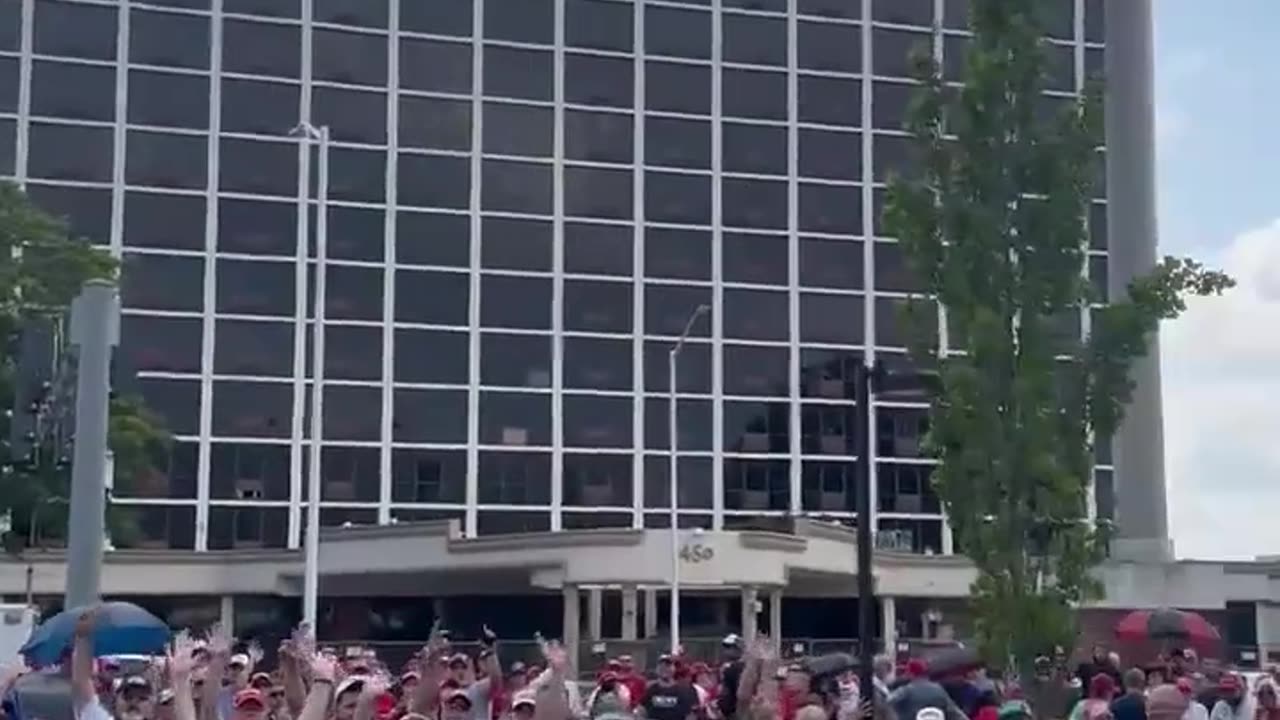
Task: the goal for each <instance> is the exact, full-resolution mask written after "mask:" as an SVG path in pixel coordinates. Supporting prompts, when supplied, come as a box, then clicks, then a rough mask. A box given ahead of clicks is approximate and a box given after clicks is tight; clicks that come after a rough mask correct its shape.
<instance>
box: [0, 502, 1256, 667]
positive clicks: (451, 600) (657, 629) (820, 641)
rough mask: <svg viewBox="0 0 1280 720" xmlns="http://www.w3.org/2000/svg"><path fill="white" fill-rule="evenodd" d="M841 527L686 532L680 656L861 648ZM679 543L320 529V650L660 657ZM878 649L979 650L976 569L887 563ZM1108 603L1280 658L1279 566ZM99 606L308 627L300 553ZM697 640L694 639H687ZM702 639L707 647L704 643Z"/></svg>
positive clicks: (1193, 565)
mask: <svg viewBox="0 0 1280 720" xmlns="http://www.w3.org/2000/svg"><path fill="white" fill-rule="evenodd" d="M853 540H854V537H853V534H852V533H851V532H850V531H849V530H848V529H847V528H843V527H840V526H833V525H829V524H825V523H819V522H813V521H809V520H796V521H795V522H794V523H792V525H791V527H790V528H788V529H787V531H770V532H765V531H722V532H711V531H705V532H701V531H699V532H687V533H682V534H681V537H680V538H679V541H680V543H681V545H680V548H679V549H680V552H679V553H677V555H678V557H679V558H680V560H679V562H680V564H681V582H682V588H683V589H682V595H681V603H680V609H681V617H682V622H681V633H682V638H685V639H686V642H685V644H686V646H690V647H691V648H692V647H693V646H694V644H695V643H699V642H710V643H714V638H716V637H719V636H720V635H722V634H724V633H725V632H729V631H733V632H740V633H742V634H746V635H751V634H754V633H756V632H764V633H768V634H769V635H770V636H771V637H774V638H781V639H782V640H783V641H784V642H787V643H801V644H804V645H805V649H806V650H807V651H810V652H822V651H829V650H837V649H841V650H844V649H848V648H849V647H851V646H852V645H853V644H854V642H855V641H854V640H853V638H854V637H855V636H856V618H857V606H858V602H859V600H858V597H857V591H856V584H857V578H858V571H859V568H858V567H857V564H856V559H855V552H854V542H853ZM672 558H673V553H672V537H671V534H670V532H669V531H667V530H653V529H648V530H646V529H635V530H630V529H628V530H583V531H564V532H558V533H533V534H527V535H509V536H486V537H480V538H466V537H463V536H462V534H461V532H460V530H459V527H458V525H457V523H456V521H449V522H427V523H402V524H398V525H387V526H368V527H349V528H332V529H326V530H325V531H324V532H323V533H322V538H321V548H320V576H321V583H320V592H321V596H322V598H321V603H320V609H321V612H320V617H319V619H318V625H319V628H318V630H319V634H320V637H321V638H322V639H328V640H332V641H334V642H340V641H361V642H374V643H385V644H387V645H388V647H391V646H394V645H396V644H404V645H406V646H411V645H413V644H415V643H417V642H419V641H421V640H422V639H425V635H426V633H427V630H428V629H429V628H430V626H431V623H432V622H433V621H434V620H435V619H436V618H440V619H441V620H442V621H443V622H444V624H445V625H446V626H448V627H450V628H451V629H453V630H454V632H455V633H456V634H457V635H458V636H459V637H460V638H462V639H465V638H466V637H469V636H473V635H475V634H476V633H478V632H479V628H480V625H481V624H482V623H489V624H492V625H495V626H496V629H498V630H499V631H500V632H501V633H502V634H503V635H504V636H505V637H508V638H511V639H512V640H513V642H516V643H518V642H519V641H521V640H525V639H529V638H531V637H532V636H533V634H534V633H535V632H541V633H542V634H543V635H546V636H558V637H563V638H564V639H565V640H566V641H568V642H569V643H570V644H571V645H572V646H574V647H578V648H579V655H580V656H581V657H582V658H583V659H584V661H585V660H586V658H587V656H590V655H592V654H595V653H596V652H597V651H600V650H601V649H602V648H604V649H605V650H606V651H608V652H611V653H612V652H615V651H616V649H617V648H628V649H629V650H628V651H629V652H631V653H632V654H641V655H643V654H644V653H646V652H649V651H651V650H652V649H654V648H658V647H661V646H662V645H663V644H664V640H663V639H664V638H667V637H669V636H668V629H667V626H666V619H667V617H668V609H669V599H668V598H669V593H668V590H667V587H668V585H669V583H670V577H671V570H672ZM28 569H30V588H31V591H32V592H33V593H34V595H35V597H36V598H37V599H41V600H44V599H47V600H48V601H49V604H51V605H52V603H54V602H56V598H57V597H58V595H59V594H60V593H61V591H62V588H63V587H65V572H66V568H65V565H64V563H63V557H62V555H61V553H58V552H46V553H33V554H32V555H31V556H29V557H28V558H25V559H23V558H5V560H4V561H2V562H0V595H3V596H4V597H5V598H6V599H8V600H10V601H13V600H18V601H20V600H21V599H22V598H23V597H24V594H25V592H26V588H27V582H28ZM872 573H873V576H874V578H873V579H874V584H875V587H876V593H877V598H876V600H875V601H874V602H876V613H875V615H876V617H877V618H878V619H879V622H878V627H877V636H876V638H875V642H876V645H877V647H882V648H886V649H888V650H890V651H893V650H896V649H897V648H898V647H899V644H900V643H902V642H907V641H908V640H910V641H911V642H922V641H928V642H947V641H950V640H953V639H963V638H965V637H968V635H969V623H968V618H967V613H966V612H965V598H966V596H967V594H968V588H969V585H970V583H971V581H972V579H973V577H974V571H973V568H972V566H971V565H970V564H969V563H968V562H967V560H965V559H964V558H962V557H959V556H953V555H916V554H911V553H901V552H878V553H877V554H876V559H875V565H874V567H873V568H872ZM1101 573H1102V577H1103V579H1104V581H1105V584H1106V587H1107V599H1106V600H1105V601H1104V602H1102V603H1100V604H1099V605H1098V606H1097V607H1091V608H1089V609H1087V610H1085V611H1084V619H1083V622H1082V641H1085V642H1087V641H1088V640H1091V639H1095V638H1096V639H1104V638H1105V637H1106V636H1107V635H1108V633H1109V628H1110V627H1111V625H1113V624H1114V620H1113V619H1112V618H1113V617H1114V616H1115V615H1116V614H1117V613H1119V612H1121V611H1123V610H1125V609H1130V608H1138V607H1159V606H1173V607H1181V608H1186V609H1194V610H1197V611H1199V612H1201V613H1202V614H1205V615H1206V616H1207V617H1209V618H1210V620H1211V621H1214V622H1215V623H1216V624H1218V625H1219V627H1220V629H1221V630H1222V632H1223V636H1224V638H1226V644H1227V646H1228V648H1227V650H1226V655H1227V656H1228V657H1235V658H1242V659H1246V660H1247V659H1248V658H1247V657H1242V656H1243V655H1244V654H1245V653H1246V652H1248V651H1245V650H1237V649H1235V647H1236V646H1241V647H1253V648H1255V649H1254V650H1253V652H1255V653H1256V652H1257V650H1256V647H1257V646H1268V645H1271V644H1273V643H1276V644H1277V646H1278V647H1280V563H1275V562H1255V563H1208V562H1176V563H1150V562H1148V563H1140V562H1112V563H1109V564H1108V565H1106V566H1104V567H1103V568H1102V570H1101ZM102 580H103V588H102V590H103V594H104V595H105V596H108V597H127V598H130V599H133V600H135V601H138V602H140V603H141V604H143V605H145V606H148V607H150V608H152V609H154V610H156V611H157V612H159V613H160V614H161V615H163V616H164V617H166V618H167V619H169V620H170V621H171V622H172V623H173V624H175V625H181V626H194V627H199V626H201V625H206V624H209V623H212V622H215V621H222V622H224V623H226V624H228V625H231V626H232V628H233V630H234V631H235V632H236V633H237V634H238V635H240V636H242V637H244V636H250V635H252V636H258V637H262V638H263V639H264V640H268V641H269V640H270V638H272V637H274V636H276V635H282V634H283V633H286V632H287V631H288V629H289V628H290V627H291V626H292V625H293V624H294V623H296V622H297V620H298V618H299V617H300V599H299V596H300V593H301V586H302V557H301V553H300V552H298V551H287V550H253V549H245V550H235V551H221V552H204V553H193V552H183V551H165V550H156V551H115V552H110V553H108V555H107V561H106V563H105V565H104V568H103V575H102ZM690 638H693V639H690ZM699 639H701V640H699Z"/></svg>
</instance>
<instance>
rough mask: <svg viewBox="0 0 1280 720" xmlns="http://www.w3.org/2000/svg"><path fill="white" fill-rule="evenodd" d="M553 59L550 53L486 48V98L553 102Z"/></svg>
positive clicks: (493, 47)
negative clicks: (551, 100) (487, 96)
mask: <svg viewBox="0 0 1280 720" xmlns="http://www.w3.org/2000/svg"><path fill="white" fill-rule="evenodd" d="M553 57H554V56H553V55H552V54H551V52H550V51H544V50H522V49H518V48H509V47H499V46H496V45H486V46H485V48H484V94H485V95H490V96H496V97H510V98H524V99H528V100H550V99H551V82H552V76H553V75H554V73H553V72H552V59H553Z"/></svg>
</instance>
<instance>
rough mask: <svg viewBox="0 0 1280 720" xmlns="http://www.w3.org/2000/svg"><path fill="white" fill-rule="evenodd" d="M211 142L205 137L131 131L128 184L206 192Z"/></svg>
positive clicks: (128, 143) (126, 168) (128, 146)
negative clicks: (203, 189)
mask: <svg viewBox="0 0 1280 720" xmlns="http://www.w3.org/2000/svg"><path fill="white" fill-rule="evenodd" d="M208 156H209V142H208V140H206V139H205V138H204V137H201V136H193V135H171V134H168V133H158V132H144V131H141V130H130V131H129V135H128V137H127V139H126V143H125V158H126V159H125V180H126V181H127V182H128V183H129V184H130V185H154V186H157V187H172V188H190V189H197V188H203V187H205V185H206V184H207V183H208V181H209V178H208V172H207V170H206V166H207V161H208Z"/></svg>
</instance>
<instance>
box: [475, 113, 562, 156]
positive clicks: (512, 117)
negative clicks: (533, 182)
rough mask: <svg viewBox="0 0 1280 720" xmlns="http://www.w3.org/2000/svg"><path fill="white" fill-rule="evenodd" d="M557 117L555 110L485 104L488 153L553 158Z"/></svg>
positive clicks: (485, 142)
mask: <svg viewBox="0 0 1280 720" xmlns="http://www.w3.org/2000/svg"><path fill="white" fill-rule="evenodd" d="M554 124H555V118H554V115H553V112H552V110H551V108H548V107H535V106H532V105H516V104H513V103H497V102H489V103H485V104H484V151H485V153H490V154H495V155H529V156H534V157H550V156H551V139H552V138H551V135H552V129H553V126H554Z"/></svg>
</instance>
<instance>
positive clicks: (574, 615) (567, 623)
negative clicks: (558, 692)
mask: <svg viewBox="0 0 1280 720" xmlns="http://www.w3.org/2000/svg"><path fill="white" fill-rule="evenodd" d="M561 597H562V599H563V606H564V622H563V624H564V637H562V638H561V639H560V642H561V643H562V644H563V645H564V649H565V652H566V653H568V655H569V667H570V669H571V670H572V671H573V672H574V673H576V672H577V671H578V651H579V650H580V649H581V647H582V616H581V614H580V609H579V605H580V603H581V601H582V598H581V597H580V596H579V593H578V586H577V585H565V586H564V589H563V590H561Z"/></svg>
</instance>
